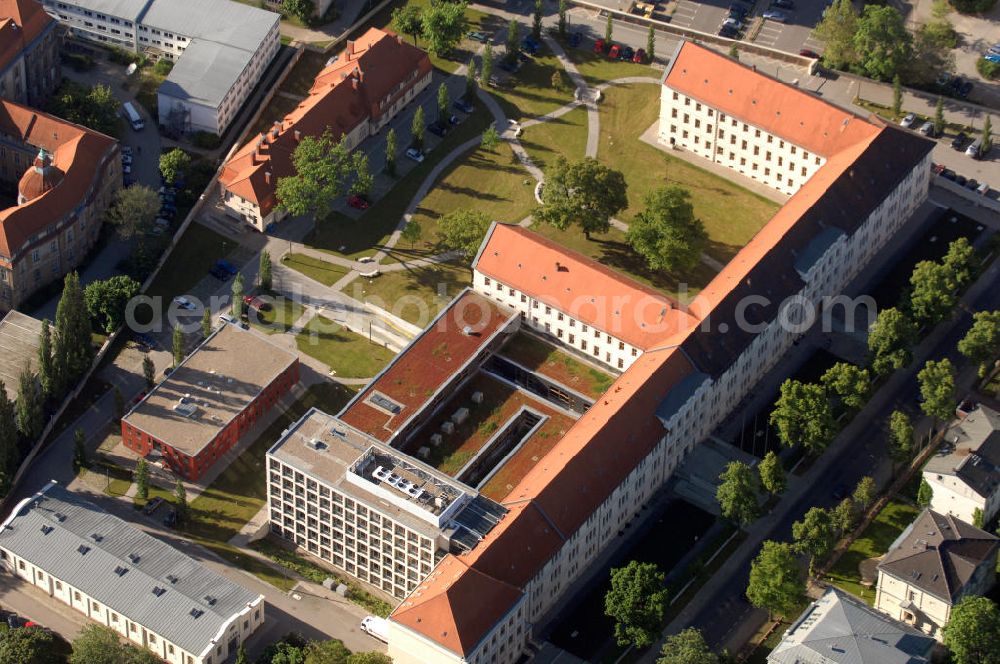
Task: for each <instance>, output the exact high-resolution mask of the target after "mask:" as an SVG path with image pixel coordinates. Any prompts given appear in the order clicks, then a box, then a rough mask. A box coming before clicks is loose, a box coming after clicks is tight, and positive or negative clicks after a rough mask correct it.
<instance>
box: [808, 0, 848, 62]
mask: <svg viewBox="0 0 1000 664" xmlns="http://www.w3.org/2000/svg"><path fill="white" fill-rule="evenodd" d="M857 31H858V12H857V10H856V9H855V8H854V3H852V2H851V0H834V2H833V4H831V5H830V6H829V7H827V8H826V11H824V12H823V18H822V19H821V20H820V22H819V23H817V24H816V29H815V30H814V31H813V34H814V35H816V37H817V39H819V40H820V41H822V42H823V44H824V47H825V48H824V49H823V62H824V63H825V64H826V66H828V67H833V68H834V69H845V68H846V67H849V66H850V65H852V64H854V63H855V62H856V61H857V57H858V56H857V53H856V52H855V50H854V34H855V33H856V32H857Z"/></svg>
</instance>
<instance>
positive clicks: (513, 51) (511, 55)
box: [504, 18, 521, 64]
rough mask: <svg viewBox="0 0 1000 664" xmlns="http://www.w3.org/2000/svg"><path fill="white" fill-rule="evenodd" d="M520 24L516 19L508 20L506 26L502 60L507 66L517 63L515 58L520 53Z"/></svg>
mask: <svg viewBox="0 0 1000 664" xmlns="http://www.w3.org/2000/svg"><path fill="white" fill-rule="evenodd" d="M520 33H521V24H520V23H518V22H517V20H516V19H513V18H512V19H510V22H509V23H508V24H507V48H506V50H505V52H504V60H506V61H507V62H508V63H509V64H514V63H516V62H517V56H518V55H519V54H520V53H521V34H520Z"/></svg>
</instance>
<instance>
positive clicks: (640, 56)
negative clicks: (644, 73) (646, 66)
mask: <svg viewBox="0 0 1000 664" xmlns="http://www.w3.org/2000/svg"><path fill="white" fill-rule="evenodd" d="M645 61H646V51H645V50H643V49H641V48H640V49H638V50H637V51H636V52H635V55H633V56H632V62H635V63H638V64H640V65H641V64H642V63H644V62H645Z"/></svg>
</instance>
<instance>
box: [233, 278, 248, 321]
mask: <svg viewBox="0 0 1000 664" xmlns="http://www.w3.org/2000/svg"><path fill="white" fill-rule="evenodd" d="M229 290H230V293H231V295H232V299H231V301H230V303H229V312H230V313H231V314H232V315H233V318H235V319H236V320H239V319H240V318H242V317H243V307H244V305H243V294H244V293H245V292H246V291H245V290H244V287H243V273H242V272H237V273H236V278H235V279H233V284H232V286H230V287H229Z"/></svg>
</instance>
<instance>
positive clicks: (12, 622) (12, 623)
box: [7, 613, 24, 629]
mask: <svg viewBox="0 0 1000 664" xmlns="http://www.w3.org/2000/svg"><path fill="white" fill-rule="evenodd" d="M23 624H24V621H23V620H21V618H20V617H18V615H17V614H16V613H12V614H10V615H9V616H7V625H8V626H9V627H10V628H11V629H17V628H18V627H20V626H21V625H23Z"/></svg>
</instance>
